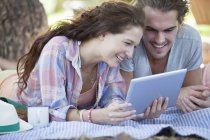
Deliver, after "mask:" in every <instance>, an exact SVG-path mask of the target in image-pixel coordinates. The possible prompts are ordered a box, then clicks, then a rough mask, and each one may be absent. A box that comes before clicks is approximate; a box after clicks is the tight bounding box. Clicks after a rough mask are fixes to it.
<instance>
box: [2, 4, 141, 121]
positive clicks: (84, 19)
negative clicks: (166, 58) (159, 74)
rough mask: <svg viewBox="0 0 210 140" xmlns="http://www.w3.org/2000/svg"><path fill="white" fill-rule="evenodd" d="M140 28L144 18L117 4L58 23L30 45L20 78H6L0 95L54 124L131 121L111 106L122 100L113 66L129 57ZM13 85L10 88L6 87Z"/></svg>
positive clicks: (120, 107) (130, 114) (119, 106)
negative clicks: (43, 113) (39, 111)
mask: <svg viewBox="0 0 210 140" xmlns="http://www.w3.org/2000/svg"><path fill="white" fill-rule="evenodd" d="M143 26H144V14H143V12H142V11H141V10H140V9H137V8H134V7H133V6H131V5H128V4H125V3H121V2H105V3H103V4H102V5H101V6H97V7H95V8H94V9H92V10H87V11H84V12H83V13H81V14H79V15H77V16H76V17H75V18H74V19H73V20H70V21H63V22H61V23H60V24H58V25H57V26H55V27H54V28H51V29H50V30H49V31H48V32H47V33H46V34H44V35H43V36H41V37H39V38H38V39H37V40H36V41H35V42H34V44H33V45H32V47H31V50H30V51H29V53H28V54H26V55H25V56H23V57H22V58H21V59H20V61H19V63H18V67H17V68H18V76H19V77H17V76H14V75H13V76H9V77H7V78H5V79H4V81H3V82H2V83H1V84H2V86H1V88H0V90H1V91H0V95H1V96H4V97H7V98H10V99H13V100H16V101H19V102H20V103H22V104H24V105H27V106H47V107H49V109H50V118H51V120H56V121H65V120H66V121H86V122H87V121H88V122H93V123H105V124H116V123H119V122H121V121H125V120H128V119H134V118H136V115H135V110H132V109H128V108H130V106H131V104H130V103H126V102H123V103H119V102H114V101H123V100H124V99H125V83H124V80H123V78H122V77H121V75H120V72H119V67H118V66H119V63H120V62H121V61H123V60H124V59H127V58H130V57H132V54H133V50H134V47H135V46H136V45H137V44H138V43H139V42H140V39H141V37H142V27H143ZM17 80H18V84H16V85H18V86H15V85H14V82H11V81H17ZM8 85H10V86H12V85H13V88H9V87H8ZM5 91H6V92H5ZM14 93H15V94H14Z"/></svg>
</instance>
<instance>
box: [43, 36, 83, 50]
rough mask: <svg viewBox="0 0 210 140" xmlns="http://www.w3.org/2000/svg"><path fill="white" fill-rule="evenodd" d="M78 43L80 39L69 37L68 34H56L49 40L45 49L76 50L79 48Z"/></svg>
mask: <svg viewBox="0 0 210 140" xmlns="http://www.w3.org/2000/svg"><path fill="white" fill-rule="evenodd" d="M78 45H79V42H78V41H74V40H72V39H69V38H67V37H66V36H55V37H53V38H51V39H50V40H49V41H48V42H47V44H46V45H45V46H44V49H43V51H47V52H51V51H54V52H59V53H66V52H74V51H75V49H76V48H78Z"/></svg>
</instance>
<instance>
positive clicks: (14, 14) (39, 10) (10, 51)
mask: <svg viewBox="0 0 210 140" xmlns="http://www.w3.org/2000/svg"><path fill="white" fill-rule="evenodd" d="M46 29H48V23H47V16H46V13H45V10H44V8H43V6H42V4H41V3H40V2H39V0H18V1H17V0H1V1H0V67H4V66H2V65H4V64H2V63H4V61H3V59H4V60H5V61H6V60H9V62H11V61H14V62H16V61H17V60H18V59H19V58H20V57H21V56H22V55H23V54H25V53H26V52H27V51H28V50H29V48H30V46H31V44H32V43H33V41H34V40H35V38H36V37H37V36H38V35H39V34H40V33H43V31H45V30H46ZM5 63H6V62H5Z"/></svg>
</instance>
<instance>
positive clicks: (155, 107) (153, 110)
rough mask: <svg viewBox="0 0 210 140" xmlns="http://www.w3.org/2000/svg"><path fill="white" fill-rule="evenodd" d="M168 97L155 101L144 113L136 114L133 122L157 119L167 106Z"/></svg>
mask: <svg viewBox="0 0 210 140" xmlns="http://www.w3.org/2000/svg"><path fill="white" fill-rule="evenodd" d="M168 101H169V99H168V97H166V98H163V97H159V98H158V99H155V100H154V102H153V104H152V106H150V107H148V108H147V109H146V111H145V112H144V113H141V114H138V115H137V116H136V118H135V119H134V120H142V119H152V118H158V117H159V116H160V115H161V114H162V113H163V112H164V111H165V110H166V108H167V106H168Z"/></svg>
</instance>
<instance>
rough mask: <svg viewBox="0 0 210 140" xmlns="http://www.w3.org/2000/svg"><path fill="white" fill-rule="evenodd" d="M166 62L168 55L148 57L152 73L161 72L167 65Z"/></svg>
mask: <svg viewBox="0 0 210 140" xmlns="http://www.w3.org/2000/svg"><path fill="white" fill-rule="evenodd" d="M148 59H149V58H148ZM167 62H168V56H166V57H164V58H163V59H149V63H150V68H151V71H152V74H158V73H163V72H164V71H165V68H166V66H167Z"/></svg>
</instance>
